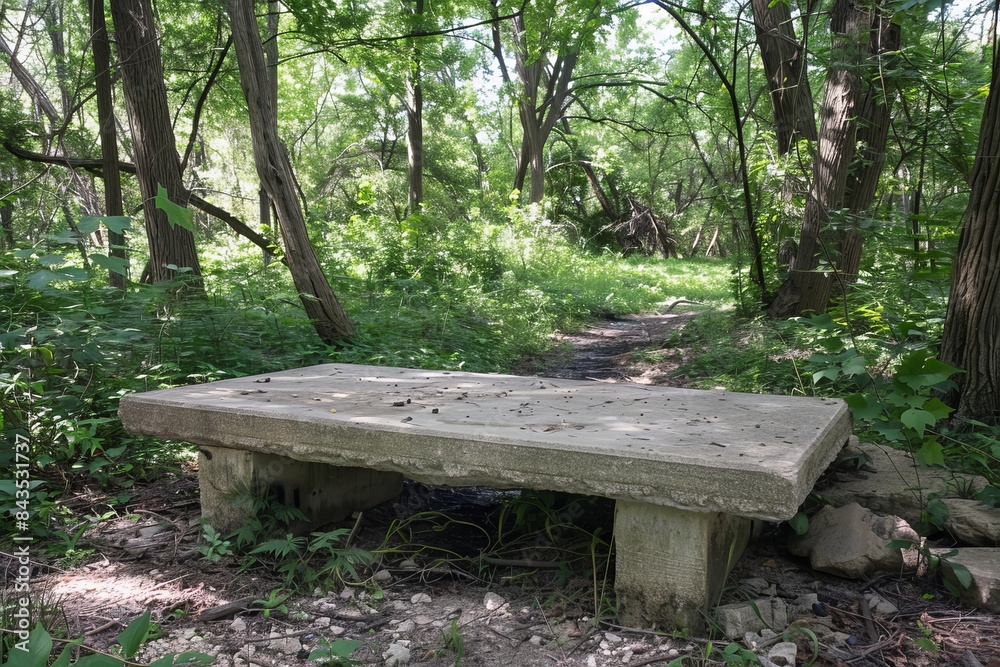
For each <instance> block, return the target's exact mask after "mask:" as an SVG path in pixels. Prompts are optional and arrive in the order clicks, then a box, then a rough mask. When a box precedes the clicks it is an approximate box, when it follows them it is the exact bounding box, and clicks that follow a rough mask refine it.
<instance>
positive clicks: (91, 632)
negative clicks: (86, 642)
mask: <svg viewBox="0 0 1000 667" xmlns="http://www.w3.org/2000/svg"><path fill="white" fill-rule="evenodd" d="M121 624H122V622H121V621H108V622H107V623H105V624H104V625H99V626H97V627H96V628H93V629H90V630H87V631H85V632H84V633H83V636H84V637H89V636H90V635H96V634H98V633H101V632H104V631H105V630H110V629H111V628H113V627H115V626H116V625H121Z"/></svg>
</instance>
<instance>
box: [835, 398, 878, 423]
mask: <svg viewBox="0 0 1000 667" xmlns="http://www.w3.org/2000/svg"><path fill="white" fill-rule="evenodd" d="M844 401H845V402H846V403H847V407H849V408H850V409H851V414H853V415H854V418H855V419H864V420H866V421H873V420H876V419H878V418H879V417H881V416H882V404H881V403H879V402H878V401H877V400H875V399H874V398H873V397H871V396H869V395H867V394H857V393H856V394H849V395H848V396H846V397H845V398H844Z"/></svg>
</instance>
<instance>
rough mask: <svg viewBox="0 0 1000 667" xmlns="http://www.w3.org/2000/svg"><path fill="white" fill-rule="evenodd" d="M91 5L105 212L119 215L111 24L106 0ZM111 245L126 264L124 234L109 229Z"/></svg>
mask: <svg viewBox="0 0 1000 667" xmlns="http://www.w3.org/2000/svg"><path fill="white" fill-rule="evenodd" d="M89 5H90V32H91V35H92V38H91V49H92V50H93V53H94V81H95V84H96V89H97V123H98V128H99V133H100V137H101V156H102V163H103V168H104V169H103V171H104V213H105V214H106V215H108V216H119V215H124V207H123V206H122V180H121V173H120V172H119V168H118V131H117V123H116V122H115V107H114V97H113V92H112V84H111V46H110V44H109V42H108V28H107V24H106V21H105V17H104V0H90V2H89ZM108 248H109V253H108V254H110V255H111V256H112V257H117V258H118V259H120V260H123V261H122V264H123V265H124V260H125V259H126V254H125V235H124V234H122V233H120V232H116V231H113V230H111V229H108ZM108 276H109V278H108V280H109V282H110V284H111V286H112V287H118V288H122V287H125V278H126V276H125V275H124V274H122V273H118V272H117V271H109V272H108Z"/></svg>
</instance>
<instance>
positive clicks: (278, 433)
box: [119, 364, 851, 629]
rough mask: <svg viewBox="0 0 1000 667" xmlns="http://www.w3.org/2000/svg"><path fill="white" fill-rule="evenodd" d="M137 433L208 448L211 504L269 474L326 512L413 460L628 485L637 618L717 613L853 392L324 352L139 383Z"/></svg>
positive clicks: (594, 488) (801, 486)
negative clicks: (731, 387)
mask: <svg viewBox="0 0 1000 667" xmlns="http://www.w3.org/2000/svg"><path fill="white" fill-rule="evenodd" d="M119 415H120V417H121V420H122V423H123V424H124V425H125V427H126V428H127V429H128V430H129V431H131V432H133V433H137V434H145V435H152V436H157V437H159V438H165V439H173V440H183V441H187V442H191V443H195V444H197V445H199V446H200V448H201V458H200V464H199V466H200V467H199V483H200V488H201V505H202V514H203V516H204V518H205V519H206V520H207V521H208V522H209V523H212V524H213V525H214V526H215V527H216V528H218V529H220V530H225V529H228V528H231V527H232V526H233V523H234V522H237V521H239V516H238V515H236V514H234V508H233V505H232V502H231V498H232V494H233V491H234V490H239V489H244V490H246V489H249V488H250V487H251V485H253V484H257V485H260V484H268V485H270V486H271V487H272V488H273V489H275V490H277V491H278V492H279V494H280V495H281V496H282V497H283V498H284V500H285V502H289V503H294V504H295V505H297V506H299V507H300V508H301V509H302V510H303V511H304V512H306V514H307V515H311V516H313V517H314V518H316V519H323V518H328V519H337V518H340V517H343V516H345V515H347V514H348V513H349V512H352V511H356V510H358V509H364V508H367V507H370V506H373V505H375V504H377V503H379V502H383V501H385V500H387V499H390V498H392V497H394V496H395V495H396V494H397V493H399V491H400V489H401V488H402V479H403V477H404V476H405V477H408V478H411V479H414V480H417V481H421V482H426V483H428V484H436V485H452V486H458V485H476V486H490V487H494V488H526V489H539V490H549V491H564V492H570V493H581V494H589V495H595V496H604V497H607V498H611V499H614V500H615V501H616V509H615V528H614V538H615V546H616V578H615V591H616V593H617V597H618V603H619V610H620V617H621V620H622V622H623V623H625V624H627V625H633V626H643V627H649V626H650V625H651V624H654V623H655V624H657V625H658V626H659V627H672V626H676V627H689V628H691V629H697V628H702V627H704V621H705V615H706V614H707V613H708V612H709V610H710V607H711V605H713V604H715V603H716V602H717V601H718V598H719V595H720V594H721V591H722V587H723V585H724V583H725V579H726V575H727V574H728V572H729V570H730V568H731V567H732V566H733V564H734V563H735V561H736V559H737V558H739V556H740V555H741V554H742V552H743V549H744V547H745V545H746V543H747V540H748V537H749V531H750V520H751V519H766V520H786V519H789V518H791V517H792V516H793V515H794V514H795V513H796V511H797V510H798V507H799V505H800V504H801V503H802V501H803V500H804V499H805V497H806V496H807V495H808V493H809V492H810V490H811V489H812V486H813V484H814V483H815V481H816V479H817V477H818V476H819V475H820V473H821V472H822V471H823V470H824V469H825V468H826V467H827V465H828V464H829V463H830V462H831V461H832V460H833V459H834V458H835V457H836V455H837V453H838V452H839V451H840V449H841V447H842V446H843V445H844V443H845V442H846V440H847V438H848V436H849V435H850V431H851V419H850V415H849V413H848V410H847V407H846V406H845V405H844V403H843V402H842V401H839V400H833V399H822V398H801V397H786V396H768V395H753V394H732V393H725V392H715V391H696V390H687V389H676V388H671V387H651V386H643V385H629V384H607V383H600V382H587V381H574V380H560V379H550V378H540V377H516V376H509V375H492V374H477V373H463V372H451V371H427V370H413V369H403V368H384V367H375V366H355V365H347V364H325V365H320V366H314V367H311V368H303V369H297V370H292V371H285V372H280V373H271V374H269V375H261V376H255V377H245V378H238V379H232V380H221V381H218V382H211V383H207V384H200V385H193V386H189V387H177V388H174V389H166V390H160V391H151V392H147V393H142V394H136V395H132V396H127V397H125V398H123V399H122V401H121V408H120V410H119Z"/></svg>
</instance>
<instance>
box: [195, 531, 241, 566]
mask: <svg viewBox="0 0 1000 667" xmlns="http://www.w3.org/2000/svg"><path fill="white" fill-rule="evenodd" d="M202 539H203V540H204V542H205V543H204V544H202V545H201V546H199V547H198V553H200V554H201V555H202V557H203V558H205V559H206V560H210V561H212V562H213V563H217V562H219V561H220V560H221V559H222V557H223V556H229V555H231V554H232V553H233V550H232V548H231V547H232V542H231V541H229V540H227V539H224V538H223V537H222V536H221V535H219V534H218V533H217V532H216V531H215V528H214V527H212V526H211V525H210V524H207V523H206V524H204V525H203V527H202Z"/></svg>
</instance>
